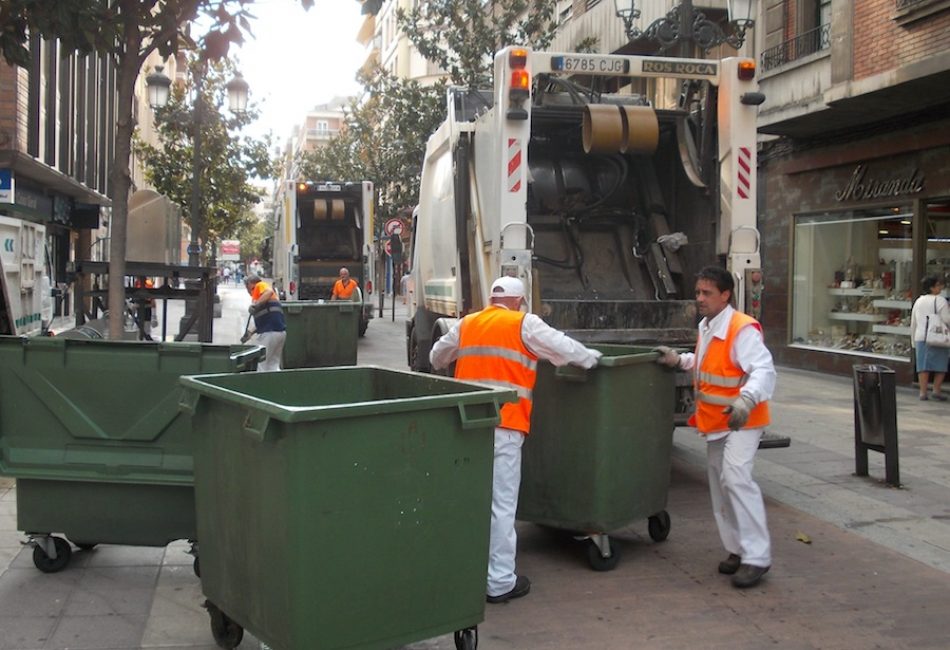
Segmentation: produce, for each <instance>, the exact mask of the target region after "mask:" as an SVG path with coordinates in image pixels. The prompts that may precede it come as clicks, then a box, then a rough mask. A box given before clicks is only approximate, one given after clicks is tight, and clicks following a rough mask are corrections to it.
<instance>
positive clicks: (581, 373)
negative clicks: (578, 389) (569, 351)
mask: <svg viewBox="0 0 950 650" xmlns="http://www.w3.org/2000/svg"><path fill="white" fill-rule="evenodd" d="M554 376H555V378H557V379H560V380H561V381H576V382H585V381H587V371H586V370H584V369H583V368H580V367H578V366H558V367H556V368H555V369H554Z"/></svg>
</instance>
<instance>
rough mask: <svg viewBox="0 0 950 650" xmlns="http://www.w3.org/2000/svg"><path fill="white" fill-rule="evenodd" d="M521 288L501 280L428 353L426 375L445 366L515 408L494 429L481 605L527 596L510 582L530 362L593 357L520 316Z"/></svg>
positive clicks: (516, 579) (588, 364) (524, 585)
mask: <svg viewBox="0 0 950 650" xmlns="http://www.w3.org/2000/svg"><path fill="white" fill-rule="evenodd" d="M524 294H525V291H524V285H523V284H522V282H521V280H519V279H518V278H512V277H507V276H505V277H501V278H498V279H497V280H495V282H494V283H493V284H492V286H491V305H489V306H488V307H486V308H485V309H483V310H482V311H479V312H475V313H474V314H469V315H468V316H466V317H465V318H463V319H462V320H460V321H459V322H457V323H456V324H455V325H454V326H453V327H452V329H450V330H449V332H448V333H447V334H446V335H445V336H443V337H442V338H440V339H439V340H438V341H436V343H435V345H433V346H432V351H431V352H430V353H429V361H430V362H431V364H432V366H433V367H434V368H437V369H438V368H445V367H447V366H448V365H449V364H451V363H452V362H453V361H456V365H455V377H456V378H457V379H470V380H473V381H480V382H483V383H487V384H493V385H496V386H501V387H504V388H513V389H515V390H516V391H517V392H518V401H517V402H516V403H512V404H505V405H504V406H502V407H501V423H500V424H499V425H498V427H497V428H496V429H495V460H494V477H493V479H492V480H493V483H492V508H491V535H490V540H489V556H488V590H487V600H488V602H489V603H503V602H505V601H508V600H511V599H512V598H520V597H521V596H524V595H525V594H527V593H528V592H529V591H530V590H531V581H530V580H528V578H527V577H526V576H523V575H522V576H516V575H515V553H516V550H517V541H518V540H517V535H516V533H515V511H516V510H517V507H518V490H519V489H520V487H521V445H522V444H523V443H524V438H525V436H526V435H528V429H529V425H530V423H531V399H532V391H533V390H534V383H535V379H536V377H537V368H538V359H545V360H547V361H550V362H551V363H553V364H554V365H557V366H563V365H567V364H574V365H576V366H580V367H582V368H593V367H594V366H596V365H597V361H598V360H599V359H600V357H601V353H600V352H598V351H596V350H590V349H588V348H586V347H584V346H583V345H581V344H580V343H578V342H577V341H575V340H574V339H572V338H570V337H569V336H567V335H566V334H564V333H563V332H559V331H558V330H556V329H554V328H552V327H550V326H549V325H548V324H547V323H545V322H544V321H543V320H541V319H540V318H539V317H538V316H535V315H534V314H524V313H522V312H521V311H520V308H521V305H522V303H523V302H524Z"/></svg>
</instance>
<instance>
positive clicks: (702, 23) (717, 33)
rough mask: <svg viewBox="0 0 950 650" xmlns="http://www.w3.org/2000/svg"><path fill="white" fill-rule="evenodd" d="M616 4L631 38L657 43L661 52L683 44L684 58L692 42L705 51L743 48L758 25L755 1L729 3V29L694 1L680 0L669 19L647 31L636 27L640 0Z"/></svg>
mask: <svg viewBox="0 0 950 650" xmlns="http://www.w3.org/2000/svg"><path fill="white" fill-rule="evenodd" d="M614 3H615V4H614V6H615V13H616V15H617V17H618V18H620V19H621V20H622V21H623V27H624V32H625V33H626V35H627V38H628V39H630V40H631V41H635V40H639V39H641V38H642V39H647V40H651V41H656V42H658V43H659V44H660V52H664V51H666V50H668V49H670V48H671V47H673V46H674V45H677V44H679V45H680V46H681V50H680V56H689V54H690V51H689V47H690V43H694V44H696V45H698V46H699V47H700V48H701V49H702V50H710V49H712V48H713V47H715V46H717V45H722V44H723V43H727V44H729V45H731V46H732V47H734V48H736V49H739V48H740V47H742V44H743V43H744V42H745V32H746V30H747V29H750V28H752V27H754V26H755V20H753V19H752V8H753V4H754V0H729V4H728V11H729V22H728V23H727V26H728V29H726V30H723V28H722V26H720V24H719V23H715V22H713V21H711V20H709V18H707V17H706V15H705V14H704V13H703V12H701V11H699V10H697V9H696V8H695V7H693V1H692V0H680V3H679V4H678V5H676V6H674V7H673V8H672V9H670V11H669V12H668V13H667V14H666V15H665V16H662V17H660V18H657V19H656V20H654V21H653V22H652V23H650V25H649V26H648V27H647V28H646V29H644V30H641V29H640V28H639V27H637V25H636V21H637V19H638V18H640V9H638V8H637V3H636V0H614Z"/></svg>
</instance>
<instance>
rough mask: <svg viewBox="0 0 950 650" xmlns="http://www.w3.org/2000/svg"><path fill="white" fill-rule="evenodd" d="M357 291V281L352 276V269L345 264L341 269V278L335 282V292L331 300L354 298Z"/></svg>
mask: <svg viewBox="0 0 950 650" xmlns="http://www.w3.org/2000/svg"><path fill="white" fill-rule="evenodd" d="M354 293H358V292H357V282H356V280H354V279H353V278H351V277H350V271H349V269H347V268H346V267H345V266H344V267H343V268H342V269H340V279H339V280H337V281H336V282H334V283H333V294H332V295H331V296H330V300H354V299H355V298H354V296H353V294H354Z"/></svg>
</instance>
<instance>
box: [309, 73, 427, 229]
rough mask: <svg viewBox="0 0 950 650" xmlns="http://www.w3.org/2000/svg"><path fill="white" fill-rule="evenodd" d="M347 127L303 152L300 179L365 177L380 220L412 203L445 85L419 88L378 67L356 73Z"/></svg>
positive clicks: (352, 178) (362, 178)
mask: <svg viewBox="0 0 950 650" xmlns="http://www.w3.org/2000/svg"><path fill="white" fill-rule="evenodd" d="M359 80H360V83H361V84H362V85H363V89H364V93H363V96H362V98H360V99H355V100H353V101H352V102H351V103H350V105H349V107H348V109H347V111H346V121H345V128H344V129H343V130H342V131H341V133H340V135H339V136H337V137H336V138H334V139H333V140H331V141H330V143H329V145H327V146H326V147H323V148H320V149H317V150H316V151H313V152H308V153H306V154H304V155H303V156H302V158H301V160H300V161H299V174H298V175H299V177H300V178H302V179H307V180H321V179H322V180H369V181H373V184H374V186H375V187H376V190H377V194H378V199H379V200H378V208H377V211H378V213H379V215H380V219H379V220H378V221H379V222H380V223H381V222H382V221H383V220H385V219H386V218H389V217H391V216H394V215H395V214H396V213H397V212H398V211H399V210H400V209H402V208H405V207H407V206H412V205H415V204H416V202H417V200H418V192H419V178H420V175H421V173H422V159H423V156H424V155H425V145H426V140H428V138H429V136H430V135H431V134H432V132H433V131H435V129H436V128H437V127H438V126H439V124H440V123H441V122H442V120H444V119H445V84H444V83H438V84H435V85H433V86H423V85H421V84H419V83H418V82H415V81H411V80H406V79H398V78H396V77H394V76H392V75H391V74H389V73H387V72H386V71H384V70H382V69H380V68H376V69H373V70H370V71H368V72H366V73H361V75H360V76H359Z"/></svg>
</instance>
